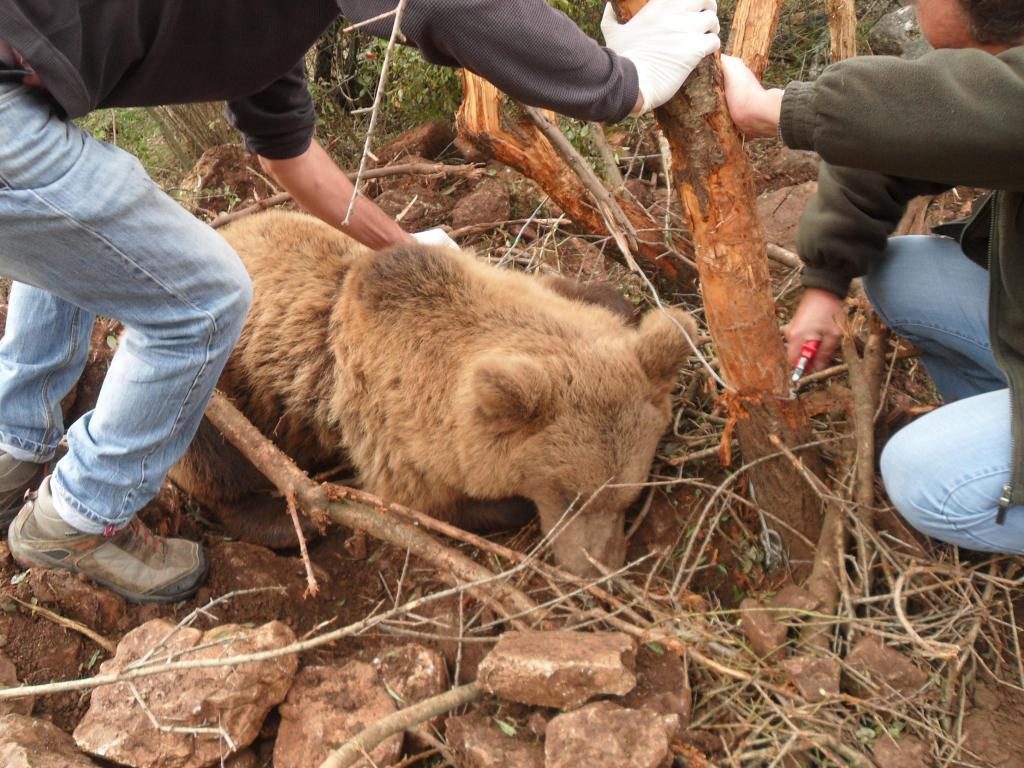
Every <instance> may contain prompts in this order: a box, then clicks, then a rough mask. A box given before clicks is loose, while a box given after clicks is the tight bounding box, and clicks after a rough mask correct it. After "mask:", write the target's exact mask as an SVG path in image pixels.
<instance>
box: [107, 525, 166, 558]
mask: <svg viewBox="0 0 1024 768" xmlns="http://www.w3.org/2000/svg"><path fill="white" fill-rule="evenodd" d="M121 534H124V535H125V536H127V537H128V538H130V539H131V540H132V542H140V543H141V546H142V548H143V549H151V550H152V551H153V553H154V554H155V553H158V552H159V551H160V550H161V549H162V548H163V541H162V540H161V539H160V537H159V536H157V535H156V534H154V533H153V532H152V531H151V530H149V527H148V526H146V525H145V524H143V522H142V521H141V520H139V518H137V517H136V518H133V519H132V520H131V521H130V522H129V523H128V524H127V525H124V526H122V527H120V528H117V527H115V526H113V525H108V526H106V527H105V528H104V529H103V535H104V536H106V537H107V538H113V537H115V536H119V535H121Z"/></svg>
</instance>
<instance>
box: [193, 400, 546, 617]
mask: <svg viewBox="0 0 1024 768" xmlns="http://www.w3.org/2000/svg"><path fill="white" fill-rule="evenodd" d="M206 416H207V418H209V419H210V421H211V422H212V423H213V424H214V426H216V427H217V429H219V430H220V431H221V433H222V434H223V435H224V437H225V438H226V439H227V440H228V441H229V442H230V443H231V444H232V445H234V446H235V447H236V448H238V450H239V451H241V452H242V453H243V454H244V455H245V457H246V458H247V459H249V461H251V462H252V463H253V465H254V466H255V467H256V468H257V469H258V470H259V471H260V472H262V473H263V474H264V475H265V476H266V478H267V479H268V480H270V482H272V483H273V484H274V485H275V486H276V487H277V488H278V490H280V491H281V492H282V493H283V494H284V495H285V496H286V497H287V496H289V495H290V494H294V497H295V500H296V501H297V502H298V504H299V506H300V507H302V509H303V510H305V512H306V514H307V515H308V516H309V518H310V519H311V520H312V521H313V523H314V524H316V525H317V526H318V527H322V526H323V525H324V523H325V522H326V520H327V519H328V518H329V519H331V520H333V521H334V522H335V523H338V524H340V525H344V526H347V527H349V528H353V529H355V530H360V531H365V532H366V533H368V534H369V535H371V536H373V537H374V538H376V539H380V540H381V541H384V542H387V543H388V544H392V545H394V546H396V547H399V548H400V549H403V550H408V551H409V552H411V553H412V554H413V555H415V556H417V557H420V558H422V559H423V560H426V561H427V562H429V563H431V564H432V565H434V566H435V567H436V568H437V569H438V574H439V576H440V577H441V578H444V579H445V580H447V581H449V582H450V583H455V584H460V583H470V582H484V583H486V584H487V586H486V588H483V589H479V588H474V590H473V594H474V596H475V597H476V598H477V599H479V600H481V601H483V602H485V603H486V604H488V605H490V606H491V607H492V608H494V610H496V611H497V612H498V613H499V614H500V615H502V616H520V615H526V614H529V613H530V612H531V611H532V610H533V609H535V608H536V604H535V603H534V602H533V601H532V600H531V599H530V598H529V597H527V596H526V594H524V593H523V592H521V591H520V590H518V589H516V588H515V587H513V586H511V585H509V584H502V583H498V582H496V581H495V574H494V573H493V572H491V571H489V570H488V569H487V568H485V567H484V566H482V565H480V564H479V563H477V562H476V561H474V560H472V559H470V558H468V557H466V556H465V555H463V554H462V553H461V552H456V551H455V550H453V549H449V548H448V547H445V546H444V545H442V544H440V543H438V542H437V541H436V540H435V539H434V538H433V537H431V536H430V535H429V534H426V533H424V532H423V531H421V530H419V529H417V528H415V527H413V526H411V525H409V524H408V523H406V522H404V521H403V520H400V519H398V518H397V517H396V516H395V515H393V514H391V513H389V512H388V510H387V508H386V507H382V506H378V507H376V508H371V507H367V506H362V505H360V504H352V503H337V502H335V501H332V500H331V498H330V495H329V486H320V485H317V484H316V483H314V482H313V481H312V480H310V479H309V477H308V476H307V475H306V474H305V473H304V472H303V471H302V470H301V469H299V468H298V467H297V466H296V465H295V463H294V462H293V461H292V460H291V459H290V458H288V457H287V456H286V455H285V454H284V453H282V452H281V450H280V449H279V448H278V447H277V446H275V445H274V444H273V443H271V442H270V441H269V440H267V439H266V438H265V437H264V436H263V435H262V434H261V433H260V431H259V430H258V429H256V428H255V427H254V426H253V425H252V424H251V423H250V422H249V420H248V419H246V418H245V416H244V415H242V414H241V413H240V412H239V411H238V409H237V408H235V406H234V405H232V404H231V403H230V402H229V401H228V399H227V397H225V396H224V394H223V393H221V392H215V393H214V396H213V397H212V398H211V400H210V404H209V406H208V407H207V409H206ZM516 623H517V624H519V625H522V622H521V621H518V620H516Z"/></svg>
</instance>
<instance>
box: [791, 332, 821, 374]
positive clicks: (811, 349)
mask: <svg viewBox="0 0 1024 768" xmlns="http://www.w3.org/2000/svg"><path fill="white" fill-rule="evenodd" d="M820 344H821V340H820V339H808V340H807V341H805V342H804V345H803V346H802V347H800V359H798V360H797V361H796V365H795V366H793V376H792V380H793V383H794V384H796V383H797V382H798V381H800V377H801V376H803V375H804V371H806V370H807V366H808V365H810V364H811V361H812V360H813V359H814V356H815V355H816V354H818V346H819V345H820Z"/></svg>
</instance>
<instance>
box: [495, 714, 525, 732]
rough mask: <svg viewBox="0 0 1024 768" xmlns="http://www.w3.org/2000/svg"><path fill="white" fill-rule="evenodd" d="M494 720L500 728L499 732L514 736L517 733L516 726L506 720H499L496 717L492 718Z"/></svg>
mask: <svg viewBox="0 0 1024 768" xmlns="http://www.w3.org/2000/svg"><path fill="white" fill-rule="evenodd" d="M494 722H495V723H497V725H498V727H499V728H501V732H502V733H504V734H505V735H506V736H515V735H516V734H518V733H519V731H517V730H516V727H515V726H514V725H512V723H510V722H508V721H507V720H499V719H498V718H497V717H496V718H494Z"/></svg>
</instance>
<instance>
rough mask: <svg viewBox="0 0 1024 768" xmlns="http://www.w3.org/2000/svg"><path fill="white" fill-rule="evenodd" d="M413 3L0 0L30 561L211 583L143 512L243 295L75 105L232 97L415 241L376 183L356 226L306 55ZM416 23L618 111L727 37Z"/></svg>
mask: <svg viewBox="0 0 1024 768" xmlns="http://www.w3.org/2000/svg"><path fill="white" fill-rule="evenodd" d="M397 6H398V3H397V2H395V1H394V0H310V2H303V3H282V2H273V1H272V0H244V1H243V0H218V1H217V2H211V3H205V2H191V1H190V0H160V1H159V2H154V1H153V0H123V1H121V2H117V3H98V2H80V1H79V0H0V274H2V275H4V276H6V277H9V278H11V279H13V281H14V285H13V287H12V290H11V294H10V301H9V305H8V314H7V327H6V330H5V333H4V336H3V340H2V342H0V530H4V529H6V530H7V532H8V543H9V547H10V551H11V554H12V555H13V556H14V558H15V560H17V562H18V563H20V564H21V565H23V566H26V567H28V566H32V567H56V568H64V569H67V570H71V571H75V572H79V573H82V574H84V575H86V576H88V577H90V578H92V579H93V580H95V581H96V582H98V583H100V584H103V585H106V586H108V587H109V588H111V589H112V590H114V591H115V592H117V593H118V594H120V595H122V596H124V597H125V598H127V599H129V600H133V601H140V602H141V601H154V602H171V601H176V600H180V599H182V598H185V597H188V596H189V595H191V594H192V593H194V592H195V590H196V589H197V588H198V586H199V585H200V583H201V582H202V581H203V579H204V577H205V574H206V570H207V562H206V558H205V555H204V553H203V551H202V548H201V547H200V546H199V545H198V544H196V543H194V542H191V541H186V540H183V539H176V538H163V537H157V536H155V535H153V534H152V533H151V532H150V531H149V530H148V529H146V528H145V526H143V525H142V524H141V523H140V522H139V521H138V519H137V517H136V513H137V511H138V510H139V509H140V508H141V507H142V506H143V505H144V504H146V502H147V501H149V500H150V499H151V498H152V497H153V496H154V495H155V494H156V493H157V491H158V490H159V488H160V485H161V483H162V481H163V479H164V476H165V475H166V473H167V471H168V469H169V468H170V467H171V465H172V464H173V463H174V462H175V461H176V460H177V459H178V458H179V457H180V455H181V454H182V453H183V452H184V450H185V448H186V447H187V445H188V443H189V441H190V440H191V439H192V437H193V435H194V434H195V431H196V429H197V427H198V424H199V421H200V419H201V418H202V414H203V411H204V409H205V407H206V404H207V402H208V400H209V397H210V395H211V393H212V391H213V388H214V386H215V384H216V382H217V379H218V377H219V375H220V373H221V370H222V369H223V367H224V364H225V363H226V361H227V358H228V355H229V354H230V352H231V348H232V346H233V345H234V343H235V341H236V340H237V338H238V335H239V333H240V331H241V328H242V324H243V321H244V318H245V314H246V311H247V309H248V307H249V304H250V301H251V291H252V287H251V284H250V282H249V278H248V276H247V275H246V273H245V270H244V269H243V267H242V265H241V262H240V261H239V260H238V257H237V256H236V254H235V253H234V252H233V251H232V250H231V249H230V248H229V247H228V245H227V244H226V243H225V242H224V241H223V240H222V239H221V238H220V237H219V236H218V235H217V234H216V233H215V232H214V231H213V230H211V229H210V228H209V227H207V226H206V225H205V224H203V223H201V222H200V221H198V220H197V219H195V218H193V217H192V216H190V215H189V214H188V213H187V212H186V211H184V210H183V209H182V208H180V207H179V206H178V205H177V204H176V203H175V202H174V201H173V200H171V199H170V198H169V197H167V196H166V195H165V194H164V193H163V192H162V191H161V190H160V189H159V188H158V187H157V186H156V185H155V184H154V183H153V182H152V181H151V180H150V179H149V178H148V177H147V175H146V173H145V171H144V170H143V168H142V167H141V165H140V164H139V163H138V161H137V160H136V159H135V158H134V157H132V156H131V155H129V154H127V153H126V152H124V151H122V150H120V149H118V148H116V147H113V146H111V145H109V144H106V143H103V142H100V141H97V140H96V139H94V138H93V137H91V136H90V135H88V134H87V133H86V132H84V131H83V130H82V129H80V128H79V127H78V126H77V125H76V124H75V123H74V122H72V121H71V119H73V118H76V117H79V116H82V115H84V114H87V113H88V112H89V111H91V110H93V109H96V108H98V107H115V106H134V105H151V104H167V103H182V102H192V101H211V100H225V101H226V102H227V113H228V117H229V119H230V120H231V122H232V123H233V124H234V125H235V126H236V127H237V128H238V129H239V130H240V131H241V133H242V135H243V137H244V140H245V144H246V146H247V148H248V149H249V150H250V151H252V152H253V153H255V154H256V155H258V156H259V159H260V163H261V164H262V166H263V168H264V169H266V171H267V172H268V173H269V174H270V175H271V176H272V177H273V178H274V179H276V180H277V181H278V182H279V183H280V184H281V185H282V186H283V187H284V188H285V189H287V190H288V191H289V192H290V193H291V194H292V195H293V197H294V198H295V200H296V201H297V202H298V203H299V204H301V205H302V206H303V207H304V208H306V209H307V210H308V211H310V212H311V213H313V214H315V215H317V216H319V217H320V218H322V219H323V220H325V221H327V222H328V223H330V224H332V225H334V226H337V227H339V228H342V229H344V230H345V231H346V232H347V233H348V234H350V235H351V236H353V237H355V238H356V239H357V240H359V241H361V242H363V243H365V244H366V245H368V246H370V247H374V248H379V247H383V246H387V245H390V244H396V243H403V242H408V241H410V240H413V239H415V238H414V236H412V235H410V234H408V233H406V232H404V231H403V230H402V229H401V227H399V225H398V224H396V223H395V222H394V221H392V220H391V219H390V218H388V217H387V216H386V215H385V214H384V213H383V212H382V211H381V210H380V209H378V208H377V207H376V206H375V205H373V204H372V203H370V202H368V201H366V200H365V199H361V200H359V201H358V202H357V204H356V206H355V208H354V212H353V215H352V218H351V220H350V221H349V224H347V225H345V226H344V227H343V226H342V222H343V221H344V220H345V219H346V213H347V211H348V208H349V202H350V200H351V198H352V193H353V189H352V184H351V183H350V182H349V180H348V179H347V177H346V176H345V174H344V173H343V172H342V170H341V169H340V168H338V166H336V165H335V164H334V163H333V161H332V160H331V159H330V157H329V156H328V154H327V153H326V152H325V150H324V149H323V148H322V147H321V146H320V144H319V143H317V141H316V140H315V139H314V137H313V132H314V125H315V120H316V115H315V113H314V110H313V103H312V100H311V98H310V94H309V90H308V88H307V84H306V80H305V76H304V71H303V63H302V62H303V58H304V56H305V54H306V52H307V51H308V49H309V48H310V46H311V45H312V44H313V43H314V42H315V41H316V40H317V39H318V37H319V36H320V35H321V34H322V33H323V31H324V30H325V29H327V28H328V26H329V25H330V24H331V23H332V22H333V21H334V20H335V19H336V18H337V17H338V16H339V14H343V15H344V16H345V17H346V18H347V19H348V20H349V21H365V22H367V26H366V27H365V28H366V29H368V30H369V31H370V32H372V33H374V34H377V35H380V36H383V37H390V35H391V32H392V27H393V25H394V19H395V16H394V12H395V11H396V9H397ZM389 14H390V15H389ZM400 29H401V32H402V35H403V40H404V41H405V42H408V43H409V44H412V45H415V46H416V47H417V48H419V50H420V52H421V53H422V54H423V56H424V57H425V58H426V59H428V60H429V61H431V62H434V63H437V64H442V65H447V66H465V67H467V68H469V69H472V70H473V71H475V72H477V73H479V74H481V75H483V76H484V77H486V78H488V79H489V80H491V81H492V82H493V83H495V85H497V86H498V87H500V88H502V89H503V90H505V91H506V92H508V93H509V94H510V95H511V96H513V97H515V98H518V99H520V100H521V101H524V102H526V103H528V104H531V105H535V106H541V107H546V108H550V109H554V110H557V111H560V112H562V113H564V114H566V115H570V116H574V117H580V118H585V119H590V120H608V121H612V120H619V119H622V118H623V117H625V116H626V115H628V114H630V113H634V112H638V111H641V110H646V109H651V108H653V107H656V106H658V105H660V104H661V103H663V102H664V101H666V100H667V99H668V98H670V97H671V96H672V95H673V94H674V93H675V91H676V90H678V88H679V87H680V85H682V83H683V81H684V80H685V78H686V77H687V76H688V74H689V72H690V71H691V70H692V69H693V68H694V67H695V66H696V65H697V63H698V62H699V61H700V60H701V59H702V58H703V57H704V56H705V55H707V54H709V53H712V52H713V51H715V50H717V49H718V46H719V39H718V19H717V16H716V7H715V2H714V0H651V2H650V3H649V4H648V6H647V7H646V8H645V9H644V11H643V12H641V13H638V14H637V15H636V16H635V17H634V18H633V19H631V20H630V21H629V22H628V23H626V24H618V23H617V22H616V20H615V19H614V18H612V17H611V16H610V15H609V14H606V17H605V20H604V22H603V24H602V29H603V30H604V33H605V37H606V39H607V46H608V47H602V46H601V45H599V44H598V43H597V42H596V41H594V40H592V39H590V38H589V37H587V36H586V35H585V34H584V33H583V32H581V31H580V29H579V28H578V27H576V25H575V24H574V23H573V22H572V21H570V20H569V19H568V17H566V16H565V15H564V14H562V13H560V12H558V11H555V10H554V9H552V8H551V7H550V6H548V4H547V3H546V2H544V0H474V2H472V3H466V2H465V0H408V2H407V3H406V5H405V6H404V14H403V16H402V18H401V22H400ZM510 29H514V30H515V34H509V33H508V30H510ZM424 239H427V236H424ZM449 242H450V241H449ZM294 300H295V301H301V300H302V297H301V296H296V297H294ZM98 315H103V316H107V317H111V318H115V319H117V320H120V321H121V322H122V323H123V325H124V329H125V331H124V335H123V337H122V339H121V341H120V344H119V346H118V349H117V352H116V354H115V355H114V358H113V361H112V363H111V366H110V369H109V371H108V373H107V375H106V379H105V381H104V383H103V387H102V390H101V392H100V394H99V398H98V401H97V403H96V407H95V409H94V410H92V411H90V412H89V413H87V414H85V415H84V416H82V417H81V418H80V419H79V420H78V421H76V422H75V423H74V424H72V425H71V426H70V428H69V429H68V430H67V433H66V437H67V444H68V452H67V454H66V455H65V456H64V457H63V458H61V459H60V460H59V461H58V462H57V463H56V465H55V466H54V467H52V470H51V468H49V467H48V466H47V465H48V462H49V461H50V460H51V459H52V458H53V456H54V453H55V450H56V448H57V445H58V442H59V441H60V440H61V439H62V437H63V436H64V435H65V425H64V423H63V420H62V416H61V409H60V401H61V399H62V397H63V396H64V395H65V394H66V393H68V392H69V391H70V389H71V388H72V386H73V385H74V384H75V382H76V381H77V379H78V377H79V375H80V374H81V372H82V370H83V368H84V366H85V362H86V355H87V353H88V343H89V337H90V331H91V328H92V325H93V321H94V320H95V318H96V317H97V316H98ZM51 471H52V474H47V473H48V472H51ZM26 492H28V499H27V501H23V499H24V498H25V495H26ZM8 523H9V527H8Z"/></svg>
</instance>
